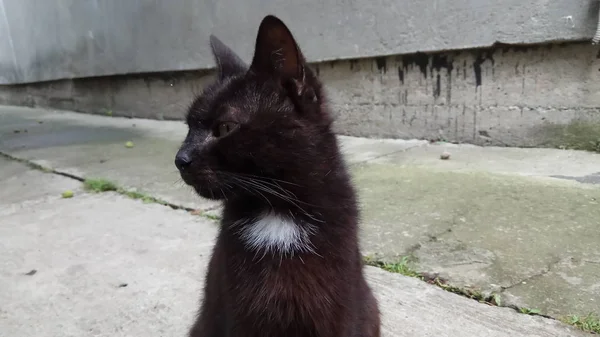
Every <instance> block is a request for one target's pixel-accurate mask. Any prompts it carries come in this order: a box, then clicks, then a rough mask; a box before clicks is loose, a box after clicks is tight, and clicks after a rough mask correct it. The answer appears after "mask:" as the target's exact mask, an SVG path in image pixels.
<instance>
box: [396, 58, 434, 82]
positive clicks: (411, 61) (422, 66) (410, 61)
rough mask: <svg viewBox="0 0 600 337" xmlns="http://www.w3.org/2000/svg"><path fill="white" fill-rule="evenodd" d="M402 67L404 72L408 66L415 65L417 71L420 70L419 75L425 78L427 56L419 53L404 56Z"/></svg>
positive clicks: (427, 63) (427, 62)
mask: <svg viewBox="0 0 600 337" xmlns="http://www.w3.org/2000/svg"><path fill="white" fill-rule="evenodd" d="M402 65H403V67H404V70H405V71H406V70H407V69H408V66H412V65H417V66H418V67H419V70H421V74H423V76H424V77H425V78H427V65H429V56H428V55H427V54H425V53H421V52H417V53H415V54H408V55H404V56H402Z"/></svg>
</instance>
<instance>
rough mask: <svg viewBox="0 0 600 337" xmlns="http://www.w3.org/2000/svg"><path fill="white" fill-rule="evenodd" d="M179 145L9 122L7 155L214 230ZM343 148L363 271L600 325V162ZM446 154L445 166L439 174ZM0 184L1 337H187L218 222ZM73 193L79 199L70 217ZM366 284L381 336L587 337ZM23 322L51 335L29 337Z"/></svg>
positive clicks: (411, 147)
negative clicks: (593, 315) (426, 276)
mask: <svg viewBox="0 0 600 337" xmlns="http://www.w3.org/2000/svg"><path fill="white" fill-rule="evenodd" d="M184 136H185V126H184V125H183V123H180V122H165V121H162V122H159V121H149V120H135V119H122V118H109V117H101V116H90V115H81V114H75V113H67V112H54V111H45V110H36V109H22V108H12V107H3V108H1V110H0V151H1V152H2V153H4V154H5V155H9V156H11V157H14V158H19V159H23V160H27V161H31V162H35V163H39V164H41V165H43V166H46V167H51V168H52V169H54V170H56V171H57V172H65V173H69V174H72V175H75V176H77V177H81V178H107V179H110V180H113V181H115V182H117V183H118V184H119V185H120V186H123V187H126V188H129V189H134V190H137V191H140V192H143V193H146V194H149V195H152V196H155V197H158V198H160V199H163V200H165V201H168V202H170V203H172V204H176V205H180V206H183V207H185V208H194V209H201V210H212V211H210V212H213V213H215V214H218V208H216V207H217V204H214V203H211V202H205V201H202V200H200V199H199V198H198V197H196V196H195V195H194V194H193V193H191V191H189V189H187V188H186V187H185V186H183V184H182V183H181V182H180V181H179V178H178V176H177V172H176V171H175V169H174V167H173V164H172V158H173V155H174V153H175V151H176V149H177V147H178V145H179V142H180V141H181V139H183V137H184ZM340 139H341V141H342V145H343V150H344V152H345V153H346V156H347V158H348V160H349V161H350V162H351V163H352V170H353V175H354V179H355V182H356V184H357V187H358V189H359V192H360V197H361V203H362V208H363V218H364V220H363V228H362V233H361V240H362V244H363V247H364V251H365V253H366V254H369V255H371V256H377V257H378V258H379V259H382V260H387V261H394V260H395V259H397V258H398V257H399V256H406V255H411V256H414V257H415V258H416V259H417V261H416V264H415V266H414V267H415V268H416V269H417V270H419V271H423V272H428V273H437V274H439V275H440V276H442V277H443V278H445V279H447V280H448V281H449V282H450V283H451V284H455V285H457V286H460V287H468V288H473V289H477V290H478V291H482V292H484V293H492V292H493V293H497V294H499V295H500V296H502V299H503V301H502V302H503V304H505V305H518V306H522V307H528V308H539V309H541V310H542V313H545V314H549V315H552V316H554V317H562V316H564V315H569V314H580V315H584V314H586V313H588V312H593V311H596V312H597V310H598V309H597V308H598V307H599V306H598V302H599V301H600V293H599V292H600V283H598V282H599V281H597V280H598V279H600V268H598V266H599V265H600V248H598V247H600V245H599V244H598V243H600V235H599V234H598V233H600V232H599V231H598V230H597V228H598V225H600V220H598V219H600V213H599V212H600V207H598V202H599V201H600V188H599V185H598V184H597V183H598V180H599V179H598V178H597V177H598V174H597V172H599V171H600V155H594V154H590V153H584V152H576V151H561V150H548V149H544V150H539V149H527V150H523V149H507V148H480V147H476V146H464V145H460V146H457V145H451V144H438V145H435V144H433V145H432V144H428V143H427V142H423V141H400V140H376V139H360V138H351V137H340ZM127 141H131V142H133V143H134V146H133V147H132V148H127V147H125V142H127ZM443 151H449V152H450V153H451V158H450V159H449V160H440V159H439V155H440V154H441V153H442V152H443ZM0 179H1V184H2V186H3V187H4V188H3V189H2V190H1V191H0V198H1V199H0V203H1V205H2V211H0V216H1V218H0V224H1V225H0V231H2V235H0V240H1V241H0V243H1V244H0V249H2V252H0V256H1V257H0V259H1V260H0V261H2V265H4V266H7V267H6V268H3V271H4V272H3V273H2V279H1V281H0V283H1V284H0V289H10V290H9V291H0V297H1V298H0V303H8V304H0V319H1V320H3V321H6V324H2V325H3V326H4V325H6V326H7V327H8V329H9V330H7V331H9V332H10V333H7V336H16V335H19V336H28V335H35V334H37V335H46V336H53V335H55V334H56V333H58V331H67V332H68V334H67V335H73V336H75V335H78V336H80V335H86V334H88V333H86V332H85V331H89V334H90V335H94V334H95V335H109V334H110V333H109V332H107V331H109V330H111V329H112V330H111V332H114V333H115V334H116V335H120V336H128V335H132V336H133V335H139V334H142V333H145V334H150V335H173V336H174V335H182V333H183V331H184V330H185V327H183V326H182V325H183V324H186V323H187V322H189V321H190V320H191V316H190V315H192V314H193V310H194V307H195V305H196V301H197V297H196V295H195V294H196V293H197V292H198V290H199V289H200V288H199V287H200V283H199V282H200V280H201V278H202V276H203V273H204V269H203V268H204V266H205V263H206V256H205V255H206V254H207V252H208V251H209V249H210V246H211V244H212V241H211V240H212V236H213V235H214V233H215V231H216V223H215V222H213V221H210V220H208V219H206V218H204V217H197V216H193V215H191V214H190V213H188V212H185V211H184V210H173V209H171V208H168V207H164V206H161V205H157V204H144V203H142V202H141V201H134V200H130V199H127V198H125V197H123V196H121V195H117V194H114V193H106V194H88V193H85V192H83V191H82V190H81V187H80V185H79V184H80V183H79V182H78V181H76V180H74V179H70V178H66V177H62V176H59V175H56V174H52V173H42V172H40V171H35V170H32V169H29V168H27V166H25V165H23V164H22V163H18V162H15V161H9V160H7V159H3V160H2V161H1V162H0ZM65 189H71V190H74V191H75V197H74V198H71V199H61V198H60V193H62V191H63V190H65ZM140 233H142V234H143V236H141V237H140ZM38 247H41V248H42V249H41V251H38V252H36V249H40V248H38ZM53 254H54V255H53ZM200 255H202V256H200ZM34 269H35V270H36V273H35V274H34V275H25V274H26V273H28V272H30V271H31V270H34ZM44 270H46V271H44ZM78 270H79V271H78ZM368 270H369V272H368V273H369V280H370V282H372V283H373V284H374V286H375V288H376V291H377V294H378V296H379V297H380V298H381V301H382V306H383V307H384V327H385V329H386V336H459V335H460V336H578V335H580V334H579V333H578V332H574V331H573V330H571V329H569V328H567V327H565V326H564V325H562V324H560V323H558V322H556V321H553V320H548V319H543V318H541V317H531V316H526V315H522V314H517V313H515V312H514V311H512V310H511V309H507V308H494V307H489V306H486V305H483V304H480V303H477V302H476V301H473V300H469V299H466V298H462V297H460V296H457V295H455V294H451V293H448V292H444V291H443V290H440V289H438V288H435V287H433V286H431V285H428V284H426V283H424V282H421V281H419V280H417V279H411V278H407V277H403V276H401V275H394V274H390V273H387V272H383V271H380V270H378V269H375V268H372V267H369V268H368ZM69 275H72V276H71V277H69ZM73 275H74V276H73ZM78 275H79V276H80V277H79V276H78ZM128 275H129V276H128ZM32 280H35V281H32ZM124 283H127V286H122V287H119V286H120V285H122V284H124ZM133 284H137V285H136V286H135V287H136V288H134V287H133V286H131V285H133ZM132 288H134V289H132ZM119 291H120V292H121V293H125V294H127V295H125V296H122V297H120V296H118V294H119V293H118V292H119ZM148 294H150V295H151V296H150V297H148ZM23 299H25V300H23ZM50 299H51V300H50ZM152 301H155V302H152ZM151 302H152V303H151ZM39 303H42V304H41V305H40V304H39ZM157 308H158V309H157ZM29 317H31V318H33V317H38V318H37V319H38V320H42V321H43V322H45V323H44V324H41V325H39V326H38V327H36V325H32V324H30V319H29ZM39 317H42V318H39ZM149 321H151V322H149ZM67 327H68V329H67ZM10 329H12V330H10ZM35 329H38V330H35ZM60 329H63V330H60ZM85 329H88V330H85ZM144 329H148V330H144ZM161 329H163V330H161ZM36 331H37V332H36ZM156 331H163V333H157V332H156ZM55 332H56V333H55ZM91 332H94V333H91ZM115 334H113V335H115ZM61 335H65V333H61Z"/></svg>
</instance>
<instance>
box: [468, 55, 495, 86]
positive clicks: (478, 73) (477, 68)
mask: <svg viewBox="0 0 600 337" xmlns="http://www.w3.org/2000/svg"><path fill="white" fill-rule="evenodd" d="M487 60H490V62H492V67H493V66H494V63H495V61H494V51H493V50H492V51H488V52H479V53H478V54H477V58H475V62H473V71H474V72H475V83H476V86H477V87H479V86H481V65H482V64H483V63H484V62H485V61H487Z"/></svg>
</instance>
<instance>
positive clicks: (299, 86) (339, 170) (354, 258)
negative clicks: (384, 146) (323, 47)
mask: <svg viewBox="0 0 600 337" xmlns="http://www.w3.org/2000/svg"><path fill="white" fill-rule="evenodd" d="M211 46H212V49H213V53H214V56H215V60H216V63H217V77H216V81H215V83H213V84H212V85H210V86H209V87H208V88H206V90H205V91H204V92H203V93H202V94H201V95H200V96H199V97H198V98H197V99H196V100H195V102H194V103H193V104H192V106H191V108H190V110H189V113H188V115H187V124H188V126H189V132H188V135H187V137H186V139H185V141H184V142H183V144H182V146H181V148H180V150H179V152H178V154H177V156H176V165H177V167H178V168H179V170H180V172H181V176H182V178H183V180H184V181H185V182H186V183H187V184H189V185H191V186H193V187H194V189H195V190H196V191H197V192H198V194H199V195H201V196H203V197H205V198H210V199H217V200H222V201H223V203H224V213H223V220H222V222H221V230H220V233H219V236H218V238H217V243H216V245H215V247H214V251H213V255H212V258H211V261H210V264H209V270H208V273H207V277H206V281H205V289H204V301H203V303H202V307H201V309H200V311H199V316H198V320H197V321H196V323H195V324H194V326H193V328H192V329H191V331H190V334H189V336H190V337H225V336H227V337H233V336H240V337H242V336H243V337H253V336H256V337H258V336H261V337H284V336H285V337H353V336H355V337H359V336H360V337H379V325H380V321H379V310H378V306H377V302H376V300H375V298H374V296H373V295H372V293H371V290H370V288H369V286H368V285H367V282H366V281H365V278H364V276H363V271H362V268H363V264H362V259H361V254H360V250H359V246H358V238H357V234H358V219H359V212H358V208H357V202H356V196H355V191H354V189H353V187H352V184H351V181H350V177H349V174H348V172H347V169H346V165H345V163H344V160H343V158H342V156H341V154H340V151H339V149H338V144H337V140H336V137H335V135H334V133H333V131H332V129H331V124H332V118H331V116H330V113H329V111H328V108H327V105H326V99H325V97H324V93H323V90H322V88H321V84H320V82H319V80H318V79H317V77H316V76H315V75H314V74H313V72H312V71H311V70H310V68H309V67H308V66H307V64H306V62H305V60H304V57H303V56H302V53H301V51H300V48H299V47H298V45H297V44H296V42H295V40H294V38H293V36H292V34H291V33H290V31H289V30H288V28H287V27H286V26H285V24H284V23H283V22H281V21H280V20H279V19H277V18H276V17H274V16H271V15H269V16H267V17H265V18H264V19H263V21H262V23H261V25H260V27H259V31H258V36H257V39H256V49H255V54H254V57H253V60H252V63H251V65H250V66H247V65H245V64H244V62H243V61H242V60H241V59H240V58H239V57H238V56H237V55H236V54H235V53H234V52H233V51H231V50H230V49H229V48H228V47H227V46H225V45H224V44H223V43H222V42H221V41H219V40H218V39H217V38H216V37H214V36H211ZM265 210H269V211H272V212H274V213H278V214H282V215H286V216H290V217H291V218H293V219H295V220H296V223H297V224H299V225H302V224H310V225H311V226H313V227H314V228H316V231H315V233H314V235H312V236H311V237H310V241H311V244H312V247H314V251H313V252H298V253H297V254H290V255H286V256H282V255H281V254H277V253H274V252H268V253H266V254H264V256H263V255H262V254H259V255H258V256H257V254H256V252H253V251H250V250H248V248H247V247H246V246H245V245H244V244H243V243H242V242H241V240H240V237H239V232H238V230H239V228H237V227H236V229H234V228H232V227H233V223H234V222H238V221H240V220H244V219H249V218H251V217H252V216H255V215H257V214H258V213H261V212H264V211H265Z"/></svg>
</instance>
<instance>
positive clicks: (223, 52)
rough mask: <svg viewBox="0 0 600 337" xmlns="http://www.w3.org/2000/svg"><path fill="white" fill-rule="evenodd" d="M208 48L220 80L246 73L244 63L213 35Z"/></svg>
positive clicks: (246, 69) (246, 67) (246, 68)
mask: <svg viewBox="0 0 600 337" xmlns="http://www.w3.org/2000/svg"><path fill="white" fill-rule="evenodd" d="M210 48H211V49H212V52H213V56H214V57H215V62H216V63H217V73H218V75H219V79H220V80H223V79H225V78H227V77H231V76H234V75H239V74H244V73H246V71H248V66H247V65H246V64H245V63H244V61H242V59H241V58H240V57H239V56H237V54H236V53H234V52H233V50H231V48H229V47H227V46H226V45H225V44H224V43H223V42H221V40H219V39H218V38H217V37H216V36H214V35H211V36H210Z"/></svg>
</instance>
